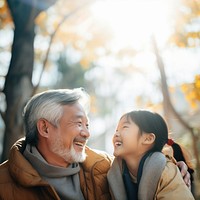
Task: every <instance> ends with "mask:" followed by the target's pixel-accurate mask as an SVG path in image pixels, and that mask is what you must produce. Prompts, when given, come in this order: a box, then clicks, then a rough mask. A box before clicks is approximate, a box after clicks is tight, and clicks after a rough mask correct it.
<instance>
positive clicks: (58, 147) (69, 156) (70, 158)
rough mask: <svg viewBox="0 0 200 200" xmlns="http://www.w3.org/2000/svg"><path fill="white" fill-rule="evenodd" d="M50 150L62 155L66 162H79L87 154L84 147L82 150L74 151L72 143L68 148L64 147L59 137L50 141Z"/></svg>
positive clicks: (83, 159)
mask: <svg viewBox="0 0 200 200" xmlns="http://www.w3.org/2000/svg"><path fill="white" fill-rule="evenodd" d="M51 151H52V152H54V153H55V154H56V155H58V156H60V157H62V158H63V159H64V160H65V161H67V162H68V163H79V162H80V163H81V162H83V161H85V159H86V156H87V155H86V153H85V148H84V149H83V151H82V152H76V151H75V149H74V147H73V145H72V146H71V149H70V150H68V149H66V148H65V146H64V144H63V141H62V140H61V139H60V138H56V140H55V141H53V142H52V143H51Z"/></svg>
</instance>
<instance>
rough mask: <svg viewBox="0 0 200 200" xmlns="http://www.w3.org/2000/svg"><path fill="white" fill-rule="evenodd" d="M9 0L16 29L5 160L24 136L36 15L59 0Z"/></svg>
mask: <svg viewBox="0 0 200 200" xmlns="http://www.w3.org/2000/svg"><path fill="white" fill-rule="evenodd" d="M7 2H8V6H9V8H10V12H11V15H12V18H13V22H14V25H15V29H14V39H13V45H12V57H11V61H10V66H9V70H8V74H7V76H6V81H5V85H4V90H3V92H4V94H5V96H6V111H5V114H4V115H3V119H4V122H5V132H4V140H3V153H2V157H1V160H2V161H4V160H6V159H7V157H8V154H9V150H10V147H11V146H12V144H13V143H14V142H15V141H16V140H17V139H18V138H20V137H21V136H23V135H24V132H23V121H22V111H23V107H24V105H25V103H26V102H27V100H28V99H29V98H30V96H31V94H32V91H33V85H32V73H33V61H34V47H33V44H34V36H35V33H34V29H35V18H36V16H37V15H38V14H39V13H40V12H41V11H42V10H45V9H47V8H48V7H49V6H51V5H52V4H54V3H55V2H56V0H29V1H19V0H7Z"/></svg>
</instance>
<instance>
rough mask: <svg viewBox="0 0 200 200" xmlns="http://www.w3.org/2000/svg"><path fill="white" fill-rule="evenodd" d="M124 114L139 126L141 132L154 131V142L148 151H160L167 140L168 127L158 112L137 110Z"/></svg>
mask: <svg viewBox="0 0 200 200" xmlns="http://www.w3.org/2000/svg"><path fill="white" fill-rule="evenodd" d="M126 116H127V118H128V119H130V120H131V121H133V122H134V123H135V124H136V125H137V126H138V127H139V129H140V131H141V133H143V132H145V133H154V135H155V136H156V138H155V144H154V147H153V148H152V149H151V150H150V151H162V148H163V146H164V145H165V144H166V143H167V140H168V128H167V124H166V122H165V120H164V119H163V118H162V117H161V116H160V115H159V114H158V113H153V112H150V111H146V110H137V111H132V112H129V113H127V114H126Z"/></svg>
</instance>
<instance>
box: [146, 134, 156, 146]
mask: <svg viewBox="0 0 200 200" xmlns="http://www.w3.org/2000/svg"><path fill="white" fill-rule="evenodd" d="M155 139H156V136H155V134H154V133H145V135H144V141H143V143H144V144H153V143H154V141H155Z"/></svg>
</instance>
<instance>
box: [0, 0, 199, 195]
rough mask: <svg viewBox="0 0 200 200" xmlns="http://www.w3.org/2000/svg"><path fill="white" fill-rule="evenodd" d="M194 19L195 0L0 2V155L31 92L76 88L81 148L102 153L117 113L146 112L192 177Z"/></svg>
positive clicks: (195, 158)
mask: <svg viewBox="0 0 200 200" xmlns="http://www.w3.org/2000/svg"><path fill="white" fill-rule="evenodd" d="M199 22H200V0H192V1H188V0H148V1H147V0H140V1H138V0H134V1H128V0H127V1H120V0H117V1H112V0H105V1H101V0H81V1H80V0H74V1H66V0H41V1H39V0H35V1H33V0H29V1H28V0H23V1H22V0H0V66H1V67H0V111H1V119H0V141H2V142H1V145H0V153H1V154H2V156H1V160H5V159H6V158H7V155H8V152H9V149H10V146H11V145H12V144H13V142H14V141H16V139H18V138H20V137H21V136H23V135H24V133H23V127H22V118H21V113H22V109H23V106H24V104H25V102H26V101H27V100H28V99H29V98H30V97H31V96H32V95H33V94H35V93H37V92H39V91H43V90H46V89H51V88H74V87H84V88H85V89H86V90H87V91H88V93H89V94H90V95H91V112H90V116H89V117H90V120H91V125H90V130H91V133H92V135H91V139H90V142H89V145H90V146H91V147H93V148H98V149H101V150H105V151H107V152H109V153H112V143H111V140H112V135H113V133H114V131H115V127H116V124H117V121H118V119H119V117H120V116H121V115H122V114H123V113H124V112H126V111H129V110H133V109H138V108H146V109H151V110H154V111H157V112H159V113H160V114H162V115H163V116H164V117H165V119H166V121H167V122H168V125H169V128H170V132H171V137H172V138H174V139H175V140H176V141H177V142H178V143H180V144H181V145H183V146H184V147H186V149H187V150H188V152H189V153H190V155H191V160H192V162H193V164H194V166H195V168H196V171H197V173H196V174H198V173H199V174H200V161H199V159H200V156H199V152H200V142H199V136H200V126H199V119H200V70H199V69H200V56H199V55H200V28H199ZM196 176H197V175H196ZM198 181H199V178H197V177H196V185H197V186H196V188H197V190H196V193H197V194H196V195H197V196H198V195H200V194H199V193H200V191H198V188H200V186H199V182H198Z"/></svg>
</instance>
